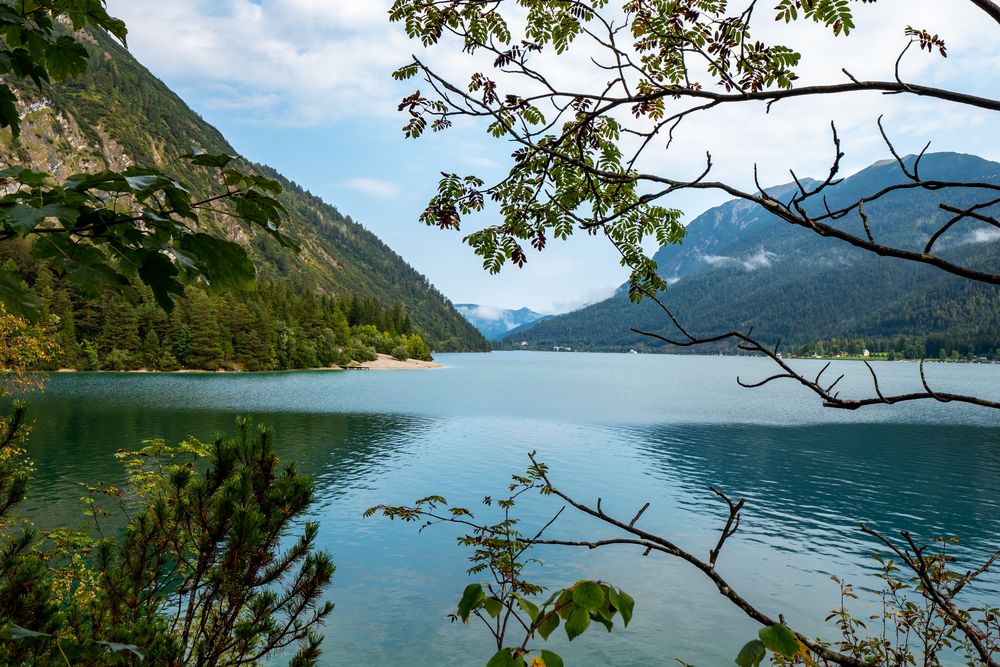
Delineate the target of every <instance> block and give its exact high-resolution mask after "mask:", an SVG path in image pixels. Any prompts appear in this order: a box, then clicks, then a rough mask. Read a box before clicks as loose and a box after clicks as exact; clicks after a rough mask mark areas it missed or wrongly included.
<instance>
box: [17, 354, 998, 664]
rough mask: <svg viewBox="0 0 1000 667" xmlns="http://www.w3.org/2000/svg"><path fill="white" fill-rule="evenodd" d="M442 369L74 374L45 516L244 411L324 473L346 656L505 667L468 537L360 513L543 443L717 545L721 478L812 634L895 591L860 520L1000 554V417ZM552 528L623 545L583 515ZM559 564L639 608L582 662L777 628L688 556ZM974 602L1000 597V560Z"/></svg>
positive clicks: (50, 409) (586, 368) (46, 457)
mask: <svg viewBox="0 0 1000 667" xmlns="http://www.w3.org/2000/svg"><path fill="white" fill-rule="evenodd" d="M437 361H439V362H441V363H443V364H444V365H445V367H444V368H441V369H437V370H429V371H426V372H420V373H309V372H304V373H281V374H268V375H254V374H241V375H226V376H217V375H211V374H206V375H185V376H179V375H168V376H158V375H127V376H115V375H106V374H100V375H99V374H70V375H59V376H52V377H51V378H50V380H49V384H48V389H47V391H46V393H45V394H44V395H41V396H39V397H36V398H34V399H33V401H32V412H31V414H32V416H33V418H34V419H35V421H36V425H35V431H34V434H33V436H32V439H31V443H30V452H31V454H32V456H33V458H34V459H35V462H36V464H37V466H38V469H39V472H38V474H37V476H36V480H35V482H34V484H33V487H32V493H31V496H30V499H29V501H28V503H27V505H26V506H25V507H26V511H27V512H28V513H29V514H31V515H32V516H33V517H34V518H35V519H36V521H37V522H38V523H39V524H41V525H43V526H47V527H51V526H55V525H69V524H77V523H81V522H82V508H81V505H80V503H79V498H80V496H81V495H83V494H82V491H81V489H80V488H79V486H78V482H80V481H82V480H87V481H94V480H107V481H118V480H120V479H121V471H120V469H119V468H118V466H117V464H116V462H115V460H114V459H113V457H112V454H113V453H114V452H115V451H116V450H118V449H121V448H135V447H137V446H139V444H140V443H141V441H142V440H143V439H146V438H152V437H165V438H168V439H172V440H176V439H180V438H182V437H184V436H186V435H189V434H194V435H197V436H199V437H201V438H202V439H207V438H209V437H210V436H211V435H212V434H213V433H216V432H227V433H232V432H233V431H234V430H235V427H234V422H235V418H236V416H237V415H249V416H252V417H254V418H255V419H256V420H257V421H259V422H263V423H268V424H271V425H273V426H274V427H275V429H276V443H277V447H278V450H279V452H280V453H281V455H282V456H283V457H284V458H286V459H292V460H295V461H297V462H298V463H299V466H300V468H301V469H302V470H303V471H304V472H306V473H309V474H312V475H315V476H316V480H317V502H316V504H315V507H314V509H313V512H312V517H311V518H312V519H314V520H317V521H319V522H320V525H321V530H320V538H319V539H320V546H321V547H322V548H325V549H328V550H330V551H331V552H332V553H333V555H334V559H335V562H336V564H337V573H336V575H335V581H334V585H333V587H332V589H331V590H330V597H331V599H332V600H333V601H334V602H335V603H336V605H337V607H336V610H335V611H334V613H333V615H332V616H331V618H330V622H329V625H328V627H327V630H326V642H325V649H324V650H325V655H324V658H323V661H322V664H323V665H339V664H345V663H347V664H358V665H373V666H380V665H398V664H407V665H441V664H456V665H477V664H485V662H486V660H487V659H488V657H489V656H490V655H491V654H492V652H493V650H495V649H492V650H491V646H490V637H489V635H488V633H486V632H485V630H483V629H481V628H476V627H474V626H472V627H467V626H463V625H461V624H451V623H450V622H449V621H448V618H447V614H448V613H449V612H450V611H452V610H453V609H454V606H455V604H456V603H457V600H458V597H459V596H460V594H461V590H462V588H463V586H464V585H465V584H466V583H468V581H469V580H468V579H467V577H466V576H465V574H464V571H465V569H466V568H467V567H468V561H467V560H466V557H467V554H466V553H465V552H463V550H462V549H461V548H459V547H458V546H456V544H455V537H456V535H457V533H456V532H455V531H453V530H451V529H450V528H449V527H437V528H435V529H431V530H427V531H424V532H423V533H422V534H417V530H416V528H415V527H414V526H413V525H400V524H399V523H390V522H388V521H385V520H381V519H367V520H366V519H362V517H361V514H362V512H363V511H364V510H365V509H366V508H367V507H370V506H372V505H375V504H377V503H381V502H389V503H407V502H411V501H412V500H414V499H416V498H419V497H423V496H426V495H429V494H432V493H433V494H441V495H444V496H445V497H447V498H448V499H449V500H450V501H452V502H453V503H455V504H460V505H465V506H469V507H470V508H472V507H474V506H475V504H476V503H477V502H478V501H479V500H480V499H482V498H483V496H486V495H494V496H497V495H500V494H501V493H502V492H503V491H504V487H505V482H506V480H507V479H508V478H509V475H510V474H512V473H517V472H520V471H522V470H523V469H524V468H525V467H526V465H527V464H528V460H527V453H528V452H530V451H534V450H537V452H538V457H539V458H540V459H541V460H543V461H545V462H546V463H547V464H548V465H549V466H550V468H551V471H552V476H553V481H554V482H555V483H556V484H557V485H559V486H560V487H561V488H563V489H564V490H566V491H567V492H569V493H571V494H574V495H578V496H579V497H580V498H581V499H583V500H587V501H590V502H595V501H596V498H597V497H598V496H600V497H602V499H603V506H604V508H605V510H606V511H611V512H614V513H616V514H618V515H621V516H623V517H625V519H626V520H628V519H629V518H631V516H632V515H633V514H634V513H635V512H636V510H637V509H638V508H639V507H640V506H641V505H642V504H643V503H645V502H647V501H648V502H650V503H651V507H650V509H649V511H647V512H646V514H645V515H644V516H643V518H642V523H643V526H644V527H645V528H647V529H649V530H652V531H654V532H659V533H660V534H662V535H664V536H667V537H669V538H670V539H672V540H673V541H675V542H677V543H678V544H680V545H682V546H684V547H687V548H690V549H691V550H693V551H695V552H696V553H699V554H702V555H706V556H707V553H708V550H709V549H710V548H711V547H712V546H714V542H715V539H717V532H716V531H717V530H718V529H719V528H720V527H721V525H722V522H723V521H724V512H723V508H722V507H721V506H720V504H719V502H718V500H717V499H716V498H714V496H713V495H712V494H711V493H710V492H709V491H708V486H710V485H715V486H718V487H720V488H721V489H723V490H725V491H726V492H728V493H730V494H732V495H734V496H739V495H743V496H746V498H747V507H746V510H745V516H744V521H743V525H742V528H741V530H740V533H739V534H738V535H737V536H736V537H734V538H733V539H732V540H731V541H730V543H729V544H728V546H727V547H726V551H725V552H724V554H723V556H722V557H721V558H720V561H719V569H720V571H721V572H722V574H723V575H724V576H725V577H727V578H728V579H729V580H730V581H731V583H732V584H733V585H734V586H735V587H736V588H737V589H738V590H740V591H741V592H742V593H743V595H744V596H745V597H747V598H749V599H750V600H751V601H753V602H754V603H755V604H756V605H757V606H759V607H760V608H761V609H762V610H764V611H766V612H768V613H771V614H773V615H777V614H778V613H783V614H784V615H785V616H786V618H787V619H788V620H789V622H790V623H791V624H793V625H795V626H796V627H797V628H800V629H802V630H804V631H807V632H809V633H813V634H817V633H821V632H823V631H824V625H823V622H822V619H823V618H824V617H825V616H826V614H827V612H828V611H829V610H830V609H832V608H833V607H834V606H836V605H837V603H838V590H837V587H836V585H835V584H834V583H833V582H832V581H831V580H830V577H831V576H834V575H837V576H840V577H842V578H845V579H848V580H850V581H852V582H854V583H855V584H856V585H857V586H858V587H859V588H866V587H867V588H870V587H874V586H877V581H876V580H875V579H874V578H873V577H872V573H873V572H874V568H873V566H874V561H873V560H872V559H871V558H870V555H871V554H872V553H874V552H876V551H877V548H876V545H874V544H873V543H872V542H871V541H870V540H868V539H866V538H865V537H864V536H863V535H861V534H860V532H859V531H858V529H857V526H858V524H859V522H861V521H865V522H868V523H870V524H871V525H873V526H874V527H876V528H879V529H881V530H884V531H898V530H909V531H911V532H913V533H914V534H915V535H920V536H922V537H924V538H927V539H929V538H932V537H934V536H938V535H943V534H948V535H954V536H956V537H958V538H960V539H961V543H960V544H959V545H958V546H957V548H956V550H955V552H954V553H955V555H956V556H957V557H958V558H959V559H960V560H961V561H962V563H963V565H969V566H972V565H978V561H979V560H981V559H982V558H983V557H984V556H985V555H986V554H987V553H988V552H990V551H992V550H995V549H996V548H998V547H1000V415H998V414H995V413H994V412H990V411H988V410H985V409H979V408H972V407H968V406H956V405H940V404H936V403H922V404H910V405H901V406H892V407H882V406H880V407H877V408H872V409H869V410H866V411H860V412H842V411H832V410H828V409H824V408H822V407H820V406H819V405H818V401H817V400H816V399H815V398H814V397H813V396H811V395H809V394H807V393H805V392H804V391H803V390H802V388H801V387H799V386H798V385H793V384H790V383H788V384H772V385H769V386H767V387H765V388H763V389H759V390H754V391H749V390H745V389H741V388H740V387H738V386H737V384H736V377H737V376H742V377H743V378H744V379H759V378H762V377H766V376H767V375H768V374H770V373H771V372H772V367H771V366H769V365H768V363H767V362H766V361H765V360H760V359H750V358H731V357H725V358H723V357H694V356H650V355H602V354H559V353H521V352H512V353H494V354H490V355H438V357H437ZM795 363H797V364H799V365H801V367H802V368H804V369H813V372H818V371H819V369H820V368H822V364H820V363H817V362H814V361H808V360H803V361H798V362H795ZM875 367H876V369H877V370H878V372H879V374H880V380H881V383H882V388H883V391H885V392H888V391H897V390H898V391H904V390H908V389H911V388H916V387H919V382H920V380H919V375H918V372H917V367H916V364H912V363H878V364H875ZM827 372H828V373H835V374H833V375H832V377H836V376H837V375H839V374H840V373H843V372H847V373H848V376H847V377H846V378H845V380H844V381H843V382H842V384H843V386H844V389H843V392H844V394H845V395H847V394H852V393H853V394H858V393H861V392H868V391H870V387H869V386H868V384H867V383H868V375H867V371H866V370H865V368H864V366H863V365H862V364H861V363H859V362H839V363H838V362H835V363H834V366H833V367H832V368H831V370H830V371H827ZM927 374H928V380H929V382H930V383H931V385H932V387H934V388H935V389H939V390H942V391H944V390H951V391H955V390H962V391H964V392H966V393H977V394H980V395H984V396H987V397H991V398H1000V366H995V365H992V366H991V365H982V366H978V365H960V364H929V365H928V367H927ZM560 506H561V505H560V504H559V503H557V502H556V501H555V500H553V499H533V500H531V501H529V502H527V503H526V504H525V505H524V506H523V508H522V509H523V514H522V519H523V521H524V524H525V525H526V527H533V526H540V525H542V524H544V522H545V521H546V520H547V519H548V518H549V517H550V516H551V515H552V514H553V513H554V512H556V511H557V510H558V509H559V507H560ZM551 531H552V533H551V534H552V535H553V536H563V537H574V538H588V539H590V538H596V537H609V536H612V533H610V531H608V530H607V529H605V528H603V527H602V526H600V525H597V524H595V523H593V522H591V521H588V520H584V519H582V518H581V517H579V516H575V515H572V514H570V513H565V514H564V515H563V516H562V517H561V518H560V519H559V521H558V522H557V523H556V524H555V525H554V526H553V528H552V529H551ZM537 555H538V557H539V558H541V559H542V560H543V561H545V566H544V567H542V568H540V569H539V570H537V574H536V578H537V579H538V580H539V581H541V582H542V583H544V584H548V585H553V586H564V585H568V584H571V583H572V582H574V581H576V580H578V579H581V578H594V579H598V578H599V579H603V580H606V581H609V582H611V583H614V584H615V585H618V586H620V587H622V588H624V589H625V590H626V591H628V592H630V593H631V594H632V595H633V596H634V597H635V598H636V600H637V605H636V612H635V620H634V622H633V624H632V625H631V626H630V627H629V628H628V630H626V631H622V630H621V629H620V628H616V629H615V631H614V632H613V633H612V634H611V635H607V634H605V633H604V632H603V630H602V631H601V632H600V633H598V632H596V631H593V630H592V631H591V632H589V633H588V634H587V635H585V636H584V637H581V638H580V639H578V640H576V641H574V642H572V644H569V643H567V642H566V641H565V639H564V636H563V639H558V640H556V641H555V642H554V644H555V646H554V650H557V651H558V652H560V653H562V654H563V655H564V656H565V657H566V658H568V659H573V663H572V664H577V665H605V664H615V665H628V666H636V667H638V666H640V665H653V664H671V663H673V658H674V657H678V658H682V659H684V660H686V661H688V662H691V663H694V664H696V665H699V666H706V665H723V664H732V659H733V657H734V656H735V655H736V652H737V651H738V650H739V647H740V646H741V645H742V644H743V643H744V642H745V641H747V640H748V639H750V638H752V637H754V636H755V633H756V629H755V626H754V624H753V623H751V622H750V621H748V620H747V619H746V618H745V617H743V616H742V615H741V613H740V612H739V611H738V610H736V609H735V608H733V607H731V606H729V605H728V604H727V603H726V602H725V601H724V600H722V599H721V598H720V597H719V596H718V594H717V593H716V592H715V591H714V589H713V587H712V586H711V585H710V584H709V583H708V582H707V581H706V580H704V579H703V578H702V577H700V576H699V575H698V573H697V572H695V571H694V570H693V569H691V568H690V566H686V565H685V564H684V563H681V562H677V561H672V560H669V559H667V558H664V557H656V556H650V557H648V558H643V557H642V555H641V553H637V552H636V551H634V550H632V549H628V548H615V549H607V550H599V551H588V550H584V551H565V550H561V551H560V550H551V549H549V550H543V551H540V552H539V553H538V554H537ZM975 595H977V596H979V597H978V598H977V599H980V600H991V601H993V602H994V603H996V602H997V601H998V600H1000V573H994V574H992V575H990V577H988V578H987V579H984V580H983V582H982V583H981V585H980V587H979V588H977V589H976V591H975ZM867 597H869V599H872V598H871V597H870V596H867ZM870 609H871V607H870V606H868V605H866V604H864V603H859V604H858V607H857V610H858V612H859V613H866V612H867V611H869V610H870ZM826 634H827V636H828V637H829V638H833V637H832V636H831V635H830V634H829V633H828V632H827V633H826Z"/></svg>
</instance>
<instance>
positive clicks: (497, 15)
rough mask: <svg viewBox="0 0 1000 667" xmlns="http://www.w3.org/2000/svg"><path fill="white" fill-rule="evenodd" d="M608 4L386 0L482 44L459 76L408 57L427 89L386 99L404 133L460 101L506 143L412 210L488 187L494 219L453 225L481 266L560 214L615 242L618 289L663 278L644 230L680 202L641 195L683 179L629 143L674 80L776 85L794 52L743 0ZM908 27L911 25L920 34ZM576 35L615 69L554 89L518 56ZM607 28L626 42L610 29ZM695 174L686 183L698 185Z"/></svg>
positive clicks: (657, 116)
mask: <svg viewBox="0 0 1000 667" xmlns="http://www.w3.org/2000/svg"><path fill="white" fill-rule="evenodd" d="M863 1H865V2H867V1H869V0H863ZM872 1H873V0H872ZM609 4H610V3H609V2H608V0H588V1H586V2H547V1H545V0H511V1H508V2H496V3H482V2H475V1H472V0H464V1H458V2H453V3H448V4H444V5H442V4H441V3H435V2H427V1H425V0H396V1H395V2H394V3H393V6H392V8H391V9H390V14H389V15H390V19H391V20H393V21H397V22H400V23H402V24H403V25H404V27H405V29H406V32H407V35H408V36H409V37H410V38H411V39H415V40H419V41H420V42H422V43H423V44H424V46H435V45H438V44H443V43H446V42H447V41H448V38H454V39H456V40H457V41H459V42H460V43H461V46H462V48H463V50H464V51H465V52H467V53H469V54H473V55H475V54H479V53H482V54H484V55H486V56H488V57H491V58H493V67H494V71H493V72H485V71H481V70H480V71H474V72H472V73H471V74H470V75H469V78H468V83H467V84H466V85H462V84H458V83H454V82H452V81H449V80H446V79H444V78H442V77H441V76H440V75H438V74H437V73H436V72H435V71H433V70H432V69H431V68H430V67H428V66H427V65H425V64H424V63H423V62H422V61H420V60H419V59H414V60H413V61H412V62H410V63H408V64H406V65H404V66H403V67H401V68H400V69H398V70H397V71H396V73H395V75H394V76H395V77H396V78H397V79H400V80H406V79H410V78H413V77H415V76H417V75H423V76H424V78H425V79H426V82H427V84H428V85H429V87H430V88H431V89H432V90H433V93H432V94H431V95H430V96H426V95H423V94H421V92H420V91H416V92H414V93H413V94H412V95H410V96H408V97H406V98H405V99H404V100H403V101H402V103H401V104H400V107H399V108H400V111H404V110H405V111H406V112H407V113H408V114H409V116H410V119H409V122H408V123H407V125H406V127H405V128H404V132H405V134H406V136H408V137H413V138H416V137H419V136H421V135H422V134H423V133H424V131H425V130H426V129H427V128H428V127H429V128H430V129H431V130H433V131H441V130H445V129H447V128H449V127H451V126H452V124H453V119H454V118H455V117H460V116H471V117H473V118H476V119H481V120H483V121H484V122H485V124H486V127H485V130H486V132H487V134H489V135H492V136H493V137H495V138H503V139H509V140H512V141H513V142H514V143H515V144H516V145H517V149H516V150H515V152H514V153H513V154H512V160H513V165H512V167H511V169H510V171H509V173H508V174H507V176H506V177H505V178H504V179H502V180H501V181H500V182H498V183H496V184H494V185H486V184H485V182H484V181H483V180H482V179H480V178H478V177H476V176H459V175H457V174H444V177H443V179H442V180H441V182H440V187H439V188H438V192H437V194H436V195H435V196H434V197H433V198H432V199H431V201H430V203H429V204H428V207H427V209H426V211H425V213H424V215H423V217H422V220H423V221H424V222H425V223H426V224H429V225H437V226H439V227H441V228H443V229H458V228H459V227H460V224H461V220H462V218H463V217H465V216H468V215H470V214H472V213H475V212H478V211H481V210H482V209H483V208H484V206H485V202H487V201H493V202H495V203H496V204H497V206H498V207H499V209H500V213H501V215H502V222H501V223H500V224H497V225H492V226H489V227H487V228H486V229H484V230H482V231H477V232H473V233H472V234H470V235H469V236H467V237H466V239H465V240H466V242H467V243H468V244H469V245H471V246H472V247H473V248H474V250H475V252H476V253H477V254H479V255H481V256H482V257H483V259H484V266H485V268H487V269H489V270H490V271H491V272H497V271H499V270H500V268H501V267H502V266H503V265H504V264H505V263H506V262H511V263H513V264H515V265H518V266H521V265H523V264H524V263H525V262H526V261H527V256H526V253H525V250H524V248H523V246H522V243H530V244H531V245H532V246H533V247H534V248H535V249H537V250H539V251H541V250H542V249H544V247H545V246H546V243H547V240H548V238H549V237H550V236H552V237H555V238H558V239H565V238H567V237H568V236H570V235H571V234H572V233H573V230H574V228H580V229H583V230H585V231H587V232H589V233H591V234H596V233H603V234H604V235H605V236H607V237H608V238H609V239H610V240H611V242H612V243H614V245H615V246H616V248H617V249H618V250H619V251H620V252H621V255H622V264H623V265H625V266H628V267H629V268H630V269H632V277H631V279H630V295H631V296H632V297H633V299H634V300H639V299H641V297H642V294H643V293H644V292H646V291H652V292H656V291H658V290H660V289H662V288H664V287H665V286H666V284H665V282H664V281H663V279H662V278H661V277H660V276H659V275H658V274H657V273H656V270H655V269H656V265H655V263H654V262H653V261H652V260H651V259H650V258H649V257H648V256H647V254H646V253H645V251H644V250H643V241H644V240H645V239H646V238H648V237H652V238H655V240H656V241H657V243H658V244H659V245H661V246H664V245H668V244H674V243H679V242H680V241H681V239H682V238H683V236H684V228H683V226H682V225H681V224H680V217H681V213H680V212H679V211H677V210H673V209H668V208H665V207H662V206H659V205H657V204H656V203H655V201H656V200H657V199H659V198H661V197H663V196H665V195H666V194H669V193H670V192H673V191H674V190H676V189H680V188H681V187H683V186H684V185H685V184H682V183H680V182H678V181H674V180H671V179H668V178H664V177H655V176H649V175H646V174H642V173H641V172H640V171H639V169H638V167H637V164H638V153H641V152H642V150H643V149H645V148H646V146H648V145H650V144H654V143H659V142H658V141H657V137H656V135H657V134H659V133H660V131H661V130H664V131H667V132H669V136H668V140H667V145H668V146H669V143H670V142H669V139H670V138H671V137H672V132H673V129H674V127H676V125H677V124H678V123H676V122H675V121H677V120H679V119H680V118H683V115H684V113H678V114H675V113H673V112H671V111H669V110H668V107H667V105H668V103H669V102H670V101H671V100H672V99H678V98H679V97H680V96H681V93H682V92H683V93H685V94H686V95H687V94H689V95H690V96H691V97H693V98H698V97H699V96H701V95H700V93H701V92H702V91H703V90H704V89H705V88H708V87H709V86H712V85H715V86H719V87H721V88H722V89H724V90H725V91H726V92H735V93H739V94H743V95H747V94H758V93H763V92H765V91H768V90H784V91H787V90H789V89H791V88H792V86H793V82H794V81H795V80H796V79H797V75H796V72H795V69H796V67H797V66H798V64H799V62H800V60H801V55H800V54H799V53H798V52H796V51H794V50H793V49H791V48H789V47H787V46H784V45H782V44H768V43H765V42H764V41H762V40H760V39H755V38H754V37H753V35H752V30H751V21H750V19H751V17H752V15H753V13H754V8H755V4H754V3H750V4H749V7H748V8H747V9H746V10H745V11H743V12H742V13H738V14H735V15H730V14H729V12H730V11H731V9H730V7H729V3H728V2H726V1H725V0H723V1H717V2H691V1H685V2H654V3H648V2H635V1H632V0H623V1H622V2H621V3H619V5H618V7H616V8H615V10H617V11H614V10H611V9H609V7H608V5H609ZM520 14H523V15H524V16H523V18H521V16H519V15H520ZM619 15H620V18H619ZM774 15H775V18H776V19H777V20H779V21H784V22H792V21H797V20H806V21H811V22H814V23H818V24H821V25H823V26H825V27H827V28H829V29H830V30H831V31H832V32H833V33H834V34H835V35H841V34H844V35H846V34H848V33H850V31H851V30H852V29H853V27H854V20H853V13H852V9H851V6H850V3H849V2H847V1H846V0H836V1H823V2H805V1H804V0H783V1H782V2H781V3H779V5H778V6H777V7H776V8H775V9H774ZM909 30H910V31H911V32H909V33H907V34H908V35H910V36H911V37H912V38H913V39H923V37H918V36H916V35H917V33H916V32H913V29H912V28H910V29H909ZM602 32H607V33H608V36H607V37H604V36H603V35H602V34H601V33H602ZM921 34H922V33H921ZM585 37H590V38H593V40H594V42H595V45H596V46H597V47H598V48H600V49H601V50H602V51H604V52H607V53H606V55H608V56H609V59H608V60H609V62H607V63H601V62H599V61H597V60H595V61H594V64H595V65H596V66H597V67H600V68H602V69H604V70H608V71H610V72H613V73H614V76H616V77H617V78H616V79H614V80H611V81H610V82H609V83H608V84H607V86H606V87H605V89H604V90H603V91H568V90H567V91H563V90H560V89H559V87H558V84H557V83H555V82H553V81H552V80H550V79H549V78H548V74H547V73H546V72H545V71H544V70H538V69H535V66H534V65H532V64H529V62H530V61H531V60H532V59H533V58H535V57H536V54H544V53H546V52H551V53H553V54H556V55H562V54H565V53H567V52H568V51H569V50H570V49H571V48H572V46H573V44H574V43H575V42H576V41H578V40H580V39H583V38H585ZM623 38H624V39H623ZM935 39H936V37H935ZM619 40H622V41H626V42H628V41H629V40H630V44H629V45H628V46H625V45H619V43H618V42H619ZM941 46H942V47H943V43H942V44H941ZM696 62H697V63H698V64H695V63H696ZM505 84H509V85H508V86H505ZM538 84H540V85H538ZM703 97H706V98H708V99H709V100H712V99H715V98H712V97H711V96H710V95H704V96H703ZM542 105H547V106H548V107H550V108H551V111H552V112H553V113H554V114H555V118H554V119H546V117H545V115H544V114H545V111H543V108H542ZM711 106H714V105H713V104H710V103H709V104H706V106H705V107H702V108H710V107H711ZM626 109H628V110H630V111H631V113H632V115H633V116H634V118H635V119H636V121H638V123H639V124H641V123H645V125H643V126H642V129H639V130H636V129H634V125H631V124H629V123H624V122H623V121H622V116H623V115H624V114H621V113H618V112H620V111H625V110H626ZM633 143H636V144H638V145H639V146H640V148H639V150H638V153H636V154H635V155H634V156H633V155H632V154H631V153H630V152H629V151H630V148H631V146H632V144H633ZM710 163H711V161H710V160H709V168H710V166H711V164H710ZM706 174H707V171H706ZM706 174H702V177H701V178H698V179H696V180H695V181H694V183H693V184H687V185H697V184H698V182H699V181H701V180H702V179H703V178H704V176H705V175H706ZM643 186H649V187H650V188H653V189H652V190H649V191H644V190H643Z"/></svg>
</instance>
